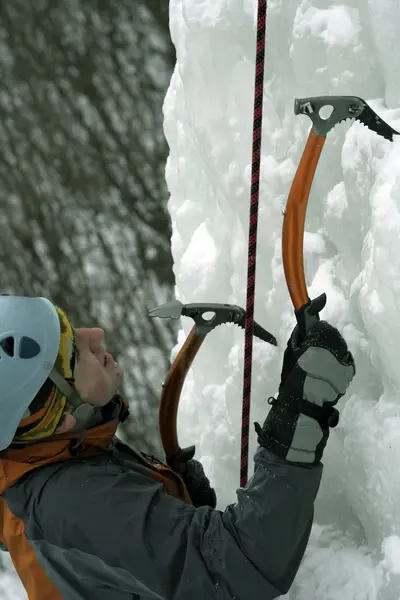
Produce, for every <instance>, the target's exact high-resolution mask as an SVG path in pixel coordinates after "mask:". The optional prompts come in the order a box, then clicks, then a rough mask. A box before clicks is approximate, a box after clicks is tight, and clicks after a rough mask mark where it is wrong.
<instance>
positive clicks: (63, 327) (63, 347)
mask: <svg viewBox="0 0 400 600" xmlns="http://www.w3.org/2000/svg"><path fill="white" fill-rule="evenodd" d="M56 310H57V314H58V318H59V321H60V333H61V337H60V346H59V349H58V354H57V358H56V362H55V364H54V367H55V368H56V369H57V371H58V372H59V373H60V375H62V376H63V377H64V379H67V380H71V379H73V372H74V366H75V335H74V329H73V327H72V325H71V323H70V321H69V319H68V317H67V316H66V314H65V313H64V311H63V310H62V309H61V308H59V307H58V306H56ZM66 404H67V399H66V397H65V396H64V394H63V393H62V392H61V391H60V390H59V389H58V387H57V386H56V385H55V384H54V383H53V382H52V381H51V380H50V379H46V381H45V382H44V384H43V385H42V387H41V388H40V390H39V392H38V393H37V394H36V396H35V398H34V399H33V401H32V402H31V404H30V405H29V407H28V409H27V410H26V411H25V413H24V415H23V417H22V419H21V421H20V423H19V427H18V429H17V431H16V434H15V436H14V441H15V442H19V443H25V442H26V443H32V442H36V441H39V440H42V439H45V438H48V437H50V436H51V435H53V433H54V432H55V430H56V429H57V426H58V424H59V422H60V420H61V417H62V416H63V413H64V410H65V407H66Z"/></svg>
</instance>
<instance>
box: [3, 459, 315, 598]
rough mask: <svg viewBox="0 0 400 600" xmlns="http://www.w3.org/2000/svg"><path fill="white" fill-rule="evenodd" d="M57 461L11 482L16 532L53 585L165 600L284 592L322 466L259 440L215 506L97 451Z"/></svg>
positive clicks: (68, 592)
mask: <svg viewBox="0 0 400 600" xmlns="http://www.w3.org/2000/svg"><path fill="white" fill-rule="evenodd" d="M52 467H54V465H52V466H51V467H49V468H52ZM57 467H58V468H57V470H55V472H54V473H53V474H52V476H51V477H50V478H49V479H48V481H47V483H46V485H45V486H44V488H43V490H42V491H41V493H40V494H37V493H35V487H36V485H37V484H35V479H36V477H35V474H33V476H32V477H31V478H30V479H29V481H27V482H25V483H22V484H21V485H27V487H30V486H32V490H28V489H26V490H25V492H27V493H28V494H30V497H31V502H32V503H33V505H32V507H31V509H30V510H29V511H27V512H28V514H29V517H27V518H25V534H26V535H27V537H28V539H29V540H30V541H31V543H32V544H33V546H34V548H35V551H36V553H37V556H38V559H39V560H40V561H41V562H42V563H43V565H44V567H45V569H46V572H47V573H48V575H49V577H50V578H51V579H52V581H53V583H54V584H55V585H56V586H57V587H58V588H59V589H60V592H61V593H62V594H63V595H65V597H68V598H74V597H75V596H74V595H73V591H74V588H75V589H76V587H75V586H76V581H77V580H79V581H80V582H87V585H88V586H89V588H90V589H93V581H96V582H97V585H98V586H101V585H103V586H108V587H110V588H115V589H117V590H125V591H126V592H129V593H131V594H135V593H136V594H139V595H143V596H145V597H146V598H157V599H160V598H162V599H166V600H188V599H190V600H205V599H207V600H213V599H215V600H217V599H219V600H221V599H224V600H225V599H229V600H231V599H232V598H233V597H234V598H236V599H237V600H249V598H263V599H264V600H270V599H272V598H276V597H277V596H279V595H281V594H283V593H285V592H286V591H287V590H288V589H289V587H290V585H291V583H292V580H293V578H294V576H295V574H296V571H297V568H298V565H299V563H300V561H301V558H302V556H303V553H304V550H305V548H306V545H307V541H308V536H309V532H310V527H311V523H312V518H313V502H314V499H315V495H316V493H317V490H318V486H319V482H320V477H321V470H322V467H321V465H317V466H312V467H311V466H309V467H302V466H298V465H294V464H289V463H287V462H286V461H284V460H282V459H277V458H275V457H274V456H273V455H272V454H270V453H269V452H268V451H267V450H265V449H262V448H260V449H259V450H258V451H257V454H256V458H255V474H254V476H253V478H252V479H251V480H250V481H249V483H248V485H247V486H246V488H245V489H243V490H239V491H238V501H237V503H235V504H233V505H230V506H228V507H227V508H226V509H225V511H224V512H221V511H218V510H214V509H211V508H208V507H200V508H195V507H193V506H189V505H187V504H186V503H184V502H182V501H180V500H178V499H176V498H172V497H170V496H168V495H167V494H165V493H164V491H163V489H162V486H161V485H160V484H159V483H158V482H155V481H153V480H151V479H149V478H148V477H147V476H146V475H144V474H142V473H141V472H139V471H138V472H136V471H128V470H127V469H125V468H124V467H122V466H121V465H119V464H113V463H110V462H109V461H105V460H104V459H102V461H101V462H98V461H96V459H89V460H87V461H86V460H85V461H81V462H80V463H79V464H76V463H73V462H71V463H64V464H63V465H62V466H61V465H57ZM46 468H47V467H46ZM46 468H45V469H43V471H42V475H43V476H45V475H46V474H45V470H46ZM37 475H39V473H38V474H37ZM36 492H37V490H36ZM14 494H18V484H17V485H16V486H15V487H14V488H11V489H10V490H8V491H7V495H8V498H7V501H11V508H12V505H13V501H12V500H13V496H14ZM24 495H25V494H24ZM25 497H26V495H25ZM14 508H15V506H14ZM24 514H26V513H24ZM24 514H21V515H18V516H20V517H21V518H24Z"/></svg>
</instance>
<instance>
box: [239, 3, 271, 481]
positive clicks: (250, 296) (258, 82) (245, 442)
mask: <svg viewBox="0 0 400 600" xmlns="http://www.w3.org/2000/svg"><path fill="white" fill-rule="evenodd" d="M266 21H267V0H258V12H257V54H256V75H255V87H254V118H253V150H252V165H251V196H250V225H249V250H248V264H247V295H246V322H245V345H244V372H243V408H242V438H241V454H240V486H241V487H244V486H245V485H246V483H247V474H248V462H249V422H250V399H251V367H252V359H253V323H254V294H255V283H256V255H257V225H258V200H259V189H260V160H261V136H262V127H261V126H262V113H263V90H264V57H265V31H266Z"/></svg>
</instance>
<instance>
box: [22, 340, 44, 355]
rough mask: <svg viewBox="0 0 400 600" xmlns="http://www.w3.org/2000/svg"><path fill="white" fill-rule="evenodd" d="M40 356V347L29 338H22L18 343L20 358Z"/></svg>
mask: <svg viewBox="0 0 400 600" xmlns="http://www.w3.org/2000/svg"><path fill="white" fill-rule="evenodd" d="M38 354H40V346H39V344H38V343H37V342H35V340H33V339H32V338H29V337H25V336H24V337H22V338H21V341H20V343H19V356H20V358H34V357H35V356H37V355H38Z"/></svg>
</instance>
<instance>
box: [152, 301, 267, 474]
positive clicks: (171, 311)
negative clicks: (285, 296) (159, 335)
mask: <svg viewBox="0 0 400 600" xmlns="http://www.w3.org/2000/svg"><path fill="white" fill-rule="evenodd" d="M181 316H186V317H191V318H192V319H193V320H194V326H193V327H192V329H191V331H190V333H189V335H188V336H187V338H186V340H185V343H184V344H183V346H182V348H181V349H180V351H179V352H178V355H177V356H176V358H175V360H174V361H173V363H172V365H171V368H170V370H169V371H168V374H167V377H166V379H165V381H164V383H163V386H162V392H161V402H160V410H159V425H160V436H161V441H162V444H163V448H164V452H165V456H166V460H167V463H168V465H169V466H170V467H171V468H172V469H173V470H174V471H176V472H180V467H179V465H180V463H185V462H186V461H188V460H190V459H191V458H193V456H194V452H195V446H190V447H188V448H181V446H180V445H179V442H178V434H177V416H178V408H179V400H180V396H181V392H182V388H183V384H184V382H185V377H186V375H187V373H188V371H189V369H190V366H191V364H192V362H193V360H194V358H195V357H196V354H197V352H198V351H199V349H200V347H201V345H202V343H203V342H204V340H205V338H206V336H207V335H208V334H209V333H210V332H211V331H212V330H213V329H215V328H216V327H218V326H219V325H223V324H224V323H234V324H236V325H239V327H242V328H244V325H245V318H246V313H245V310H244V309H243V308H241V307H240V306H237V305H235V304H213V303H198V304H182V303H181V302H179V301H178V300H174V301H172V302H169V303H167V304H163V305H162V306H159V307H157V308H154V309H153V310H151V311H150V317H161V318H170V319H179V318H180V317H181ZM253 335H255V336H256V337H258V338H260V339H261V340H264V341H265V342H268V343H270V344H272V345H274V346H276V345H277V342H276V339H275V337H274V336H273V335H272V334H271V333H269V332H268V331H267V330H266V329H264V328H263V327H261V325H258V323H255V322H254V325H253Z"/></svg>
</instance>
